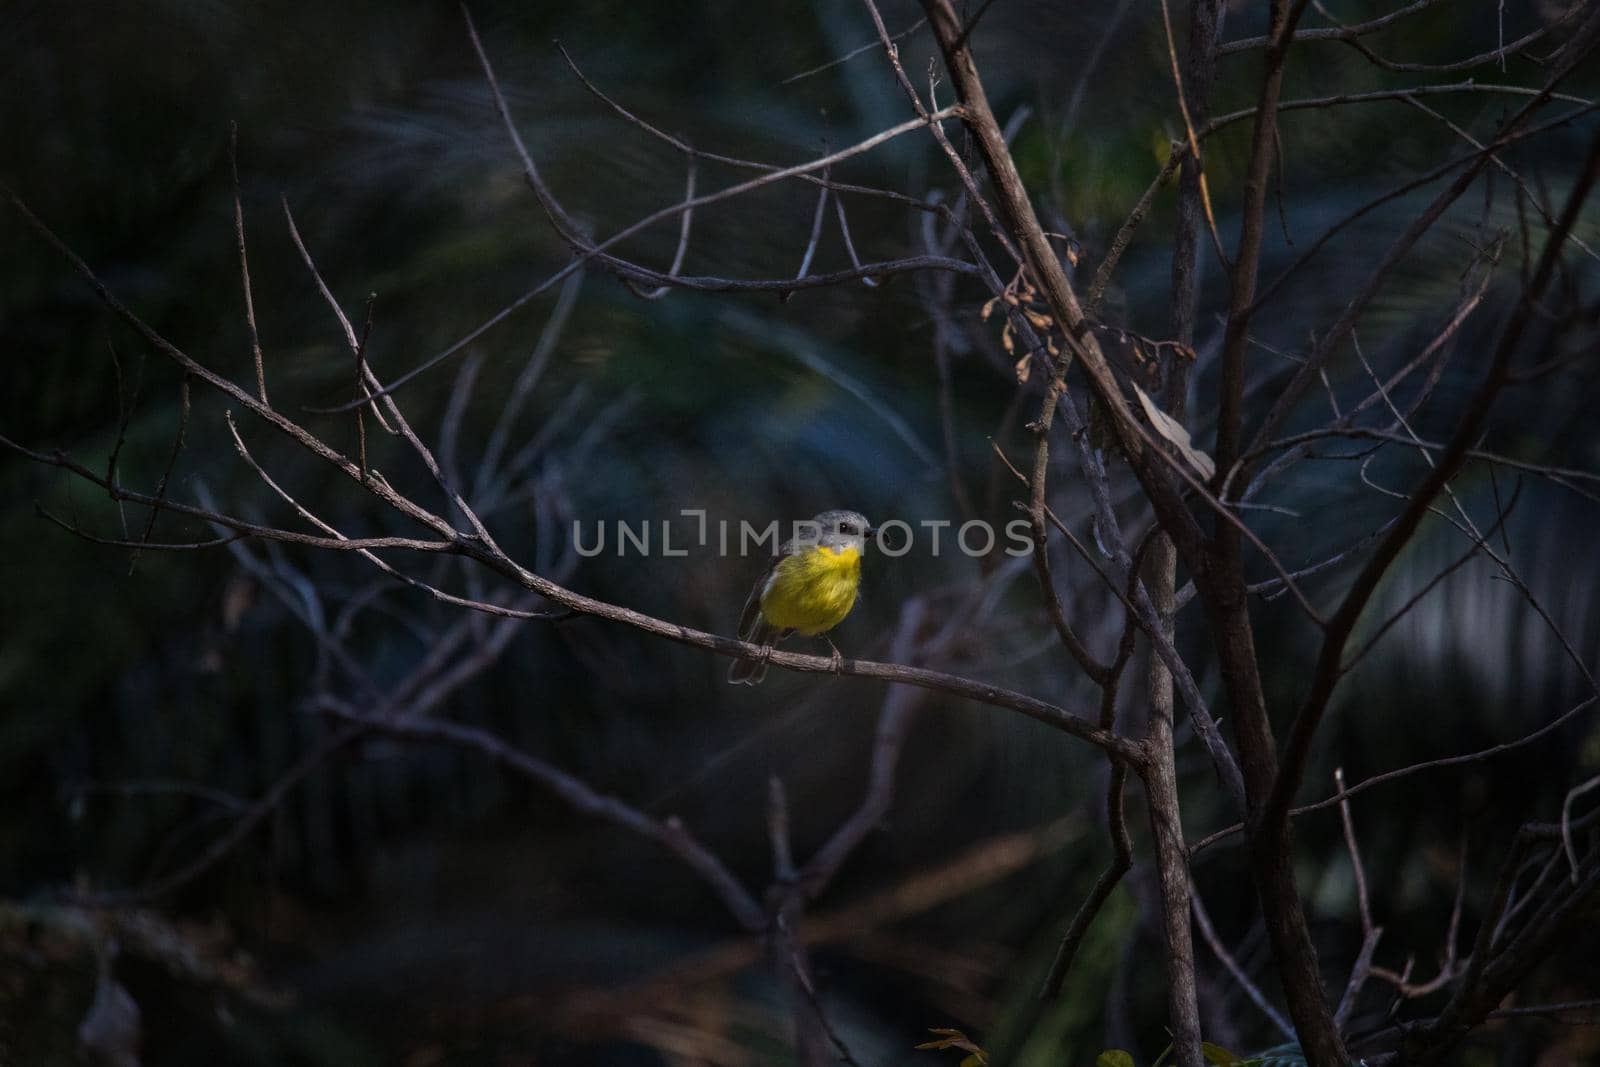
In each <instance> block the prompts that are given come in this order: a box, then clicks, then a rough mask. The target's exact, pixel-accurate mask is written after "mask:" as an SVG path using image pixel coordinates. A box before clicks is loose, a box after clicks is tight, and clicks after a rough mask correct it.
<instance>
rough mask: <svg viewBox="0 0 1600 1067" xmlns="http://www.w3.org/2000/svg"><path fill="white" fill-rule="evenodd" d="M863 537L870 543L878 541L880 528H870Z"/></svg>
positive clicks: (863, 533) (864, 531) (864, 532)
mask: <svg viewBox="0 0 1600 1067" xmlns="http://www.w3.org/2000/svg"><path fill="white" fill-rule="evenodd" d="M862 536H864V537H866V539H867V540H868V541H873V540H876V539H877V537H878V528H877V527H876V526H868V527H867V528H866V529H865V530H863V531H862Z"/></svg>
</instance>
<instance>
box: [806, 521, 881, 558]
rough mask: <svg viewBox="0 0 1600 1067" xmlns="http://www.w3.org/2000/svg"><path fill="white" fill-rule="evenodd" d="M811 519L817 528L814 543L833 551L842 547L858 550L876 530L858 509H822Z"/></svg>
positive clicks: (864, 546)
mask: <svg viewBox="0 0 1600 1067" xmlns="http://www.w3.org/2000/svg"><path fill="white" fill-rule="evenodd" d="M811 521H812V523H814V524H815V525H816V529H817V533H816V538H817V542H816V543H817V544H818V545H820V546H822V547H823V548H831V549H833V550H834V551H835V552H837V551H839V550H840V549H844V548H853V549H855V550H856V551H857V552H860V551H862V550H863V549H865V548H866V547H867V542H868V541H870V540H872V538H873V536H874V535H875V534H876V533H877V532H878V531H876V530H874V529H873V528H872V524H871V523H869V522H868V521H867V517H866V516H865V515H863V514H861V512H859V511H824V512H823V513H822V514H821V515H818V516H817V517H816V518H814V519H812V520H811Z"/></svg>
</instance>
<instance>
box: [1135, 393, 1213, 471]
mask: <svg viewBox="0 0 1600 1067" xmlns="http://www.w3.org/2000/svg"><path fill="white" fill-rule="evenodd" d="M1133 391H1134V392H1135V393H1138V394H1139V406H1140V407H1142V408H1144V416H1145V418H1147V419H1149V420H1150V425H1151V426H1152V427H1154V428H1155V431H1156V433H1158V434H1160V435H1161V436H1162V437H1165V438H1166V439H1167V440H1168V441H1170V442H1171V443H1172V445H1173V447H1174V448H1176V449H1177V450H1178V451H1179V452H1181V453H1182V454H1183V458H1184V459H1186V460H1188V461H1189V466H1191V467H1193V468H1194V470H1195V473H1196V474H1198V475H1200V478H1201V479H1202V480H1203V481H1208V482H1209V481H1210V480H1211V478H1212V476H1213V475H1215V474H1216V473H1217V465H1216V464H1215V463H1213V462H1212V461H1211V457H1210V456H1208V455H1206V454H1205V453H1204V452H1202V451H1200V450H1199V449H1198V448H1196V447H1194V445H1193V444H1192V443H1191V442H1190V440H1189V431H1188V430H1186V429H1184V428H1183V424H1182V423H1180V422H1179V421H1178V420H1177V419H1175V418H1173V417H1172V416H1171V415H1168V414H1167V413H1166V412H1165V411H1162V410H1161V408H1160V407H1159V406H1158V405H1157V404H1156V402H1155V401H1154V400H1151V399H1150V397H1149V396H1148V395H1147V394H1146V393H1145V391H1144V390H1143V389H1140V388H1139V385H1138V383H1137V382H1136V383H1134V386H1133Z"/></svg>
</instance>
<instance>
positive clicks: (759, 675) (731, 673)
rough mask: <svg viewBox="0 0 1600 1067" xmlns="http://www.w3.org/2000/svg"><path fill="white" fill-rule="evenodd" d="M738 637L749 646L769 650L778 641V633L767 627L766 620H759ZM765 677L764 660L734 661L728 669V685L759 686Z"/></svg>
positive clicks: (765, 665)
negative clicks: (758, 646)
mask: <svg viewBox="0 0 1600 1067" xmlns="http://www.w3.org/2000/svg"><path fill="white" fill-rule="evenodd" d="M739 637H740V639H741V640H744V641H748V642H750V643H751V644H754V645H761V646H763V647H765V648H771V647H772V646H773V645H774V644H776V643H777V641H778V631H777V630H776V629H775V628H773V627H772V626H769V625H768V624H767V620H765V619H759V620H758V621H757V622H756V624H755V625H754V626H752V627H751V628H750V630H749V632H748V633H741V634H740V635H739ZM766 676H767V661H766V660H764V659H736V660H734V661H733V666H731V667H729V668H728V684H730V685H760V684H761V680H762V679H763V678H765V677H766Z"/></svg>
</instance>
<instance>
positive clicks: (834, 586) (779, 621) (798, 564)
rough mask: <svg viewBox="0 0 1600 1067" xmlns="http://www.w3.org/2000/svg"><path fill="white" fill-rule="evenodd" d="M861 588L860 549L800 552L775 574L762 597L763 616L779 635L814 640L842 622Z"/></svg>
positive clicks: (788, 558) (777, 568) (854, 602)
mask: <svg viewBox="0 0 1600 1067" xmlns="http://www.w3.org/2000/svg"><path fill="white" fill-rule="evenodd" d="M860 587H861V552H860V550H859V549H855V548H843V549H839V550H837V551H835V550H833V549H830V548H823V547H821V546H820V545H819V546H817V547H815V548H808V549H802V550H801V551H799V552H796V553H795V554H794V555H792V556H785V557H784V558H783V559H781V560H779V561H778V565H777V566H776V567H774V568H773V571H772V577H771V578H770V579H768V581H767V587H766V588H765V589H763V590H762V591H761V614H762V615H763V616H765V617H766V620H767V622H769V623H771V624H772V625H773V626H776V627H778V628H779V629H783V630H794V631H795V632H797V633H801V634H805V635H806V636H808V637H810V636H814V635H816V634H820V633H825V632H827V631H828V630H831V629H833V628H834V627H835V626H837V625H839V624H840V623H841V622H843V621H844V617H845V616H846V615H848V614H850V609H851V608H853V607H855V604H856V592H857V590H858V589H860Z"/></svg>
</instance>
